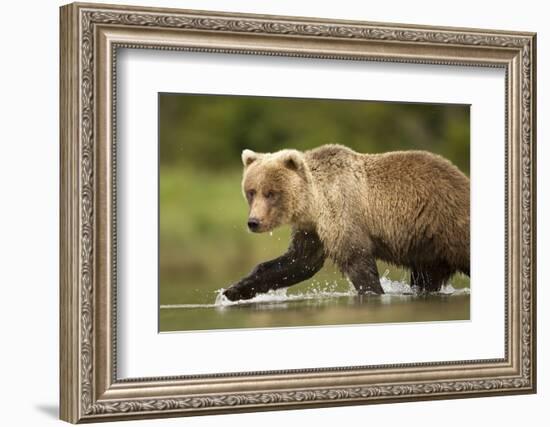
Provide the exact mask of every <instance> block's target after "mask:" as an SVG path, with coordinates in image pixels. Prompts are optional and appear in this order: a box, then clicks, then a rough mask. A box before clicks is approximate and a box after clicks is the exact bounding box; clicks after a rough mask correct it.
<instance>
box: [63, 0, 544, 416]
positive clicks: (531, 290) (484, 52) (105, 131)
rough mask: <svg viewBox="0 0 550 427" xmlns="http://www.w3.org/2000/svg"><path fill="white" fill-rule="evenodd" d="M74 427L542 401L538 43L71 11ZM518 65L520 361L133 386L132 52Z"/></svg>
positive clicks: (512, 218) (67, 44) (515, 326)
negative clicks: (121, 204) (126, 69)
mask: <svg viewBox="0 0 550 427" xmlns="http://www.w3.org/2000/svg"><path fill="white" fill-rule="evenodd" d="M60 12H61V47H60V51H61V81H60V92H61V93H60V109H61V112H60V136H61V168H62V169H61V177H60V178H61V205H60V209H61V222H60V228H61V236H60V239H61V240H60V243H61V244H60V246H61V247H60V257H61V261H60V263H61V264H60V272H61V274H60V276H61V279H60V384H61V396H60V402H61V405H60V406H61V411H60V414H61V419H63V420H66V421H69V422H72V423H77V422H90V421H107V420H116V419H129V418H154V417H166V416H182V415H200V414H214V413H227V412H243V411H258V410H275V409H286V408H307V407H320V406H334V405H352V404H353V405H356V404H368V403H382V402H399V401H411V400H427V399H443V398H459V397H475V396H487V395H495V394H520V393H534V392H535V390H536V340H535V326H536V321H535V320H536V319H535V306H536V305H535V290H536V289H535V278H536V270H535V268H536V262H535V261H536V258H535V255H536V254H535V247H536V242H535V236H536V222H535V221H536V218H535V215H536V186H535V176H536V173H535V68H536V67H535V49H536V45H535V42H536V38H535V34H533V33H523V32H522V33H519V32H507V31H492V30H478V29H459V28H436V27H423V26H411V25H401V24H381V23H368V22H353V21H329V20H322V19H310V18H295V17H280V16H263V15H241V14H228V13H216V12H198V11H189V10H174V9H157V8H138V7H126V6H112V5H98V4H71V5H67V6H63V7H62V8H61V11H60ZM119 47H125V48H151V49H171V50H192V51H202V52H218V53H219V52H221V53H227V54H232V53H240V54H251V55H282V56H298V57H314V58H322V59H325V58H327V59H329V58H330V59H335V58H337V59H345V60H359V61H362V60H370V61H393V62H406V63H430V64H446V65H472V66H483V67H502V68H504V69H505V71H506V76H507V78H506V90H505V93H504V94H503V96H505V97H506V111H507V117H506V145H505V150H506V176H505V177H503V178H504V179H505V184H506V212H505V216H506V230H505V238H506V254H505V257H506V272H505V273H506V274H505V276H506V283H505V288H506V307H505V312H506V316H505V317H506V322H505V323H506V324H505V325H504V327H505V330H506V333H505V336H506V339H505V343H504V346H505V357H504V358H503V359H496V360H495V359H493V360H470V361H456V362H440V363H438V362H434V363H422V364H404V365H383V366H359V367H357V366H356V367H336V368H331V369H309V370H290V371H270V372H243V373H239V374H223V373H220V374H218V375H202V376H188V377H173V378H137V379H132V380H120V379H117V374H116V357H115V356H116V334H115V330H116V286H115V284H116V257H115V253H116V229H115V226H116V204H115V202H116V187H115V185H114V184H115V182H114V176H115V172H116V158H115V151H114V147H115V140H114V138H115V126H116V116H115V111H116V110H115V108H114V107H115V102H116V92H115V88H116V73H115V67H114V66H115V64H116V54H117V48H119Z"/></svg>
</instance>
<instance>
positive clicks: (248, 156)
mask: <svg viewBox="0 0 550 427" xmlns="http://www.w3.org/2000/svg"><path fill="white" fill-rule="evenodd" d="M259 157H260V154H259V153H255V152H254V151H252V150H248V149H245V150H243V152H242V154H241V159H242V161H243V165H244V167H245V168H246V167H248V166H250V165H251V164H252V163H254V162H255V161H256V160H258V158H259Z"/></svg>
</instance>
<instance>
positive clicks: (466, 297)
mask: <svg viewBox="0 0 550 427" xmlns="http://www.w3.org/2000/svg"><path fill="white" fill-rule="evenodd" d="M381 283H382V287H383V288H384V292H385V294H384V295H363V296H359V295H357V294H356V292H355V290H354V289H353V288H351V287H350V289H349V290H348V291H336V290H335V289H333V288H331V286H330V285H328V286H324V287H313V288H310V289H307V290H306V291H303V292H293V290H292V288H290V289H288V290H287V289H280V290H277V291H270V292H268V293H266V294H261V295H257V296H256V297H254V298H253V299H251V300H247V301H235V302H233V301H229V300H228V299H227V298H225V297H224V296H223V295H222V292H223V289H220V290H218V291H217V292H216V293H215V294H213V295H211V297H210V298H211V301H212V302H211V303H205V304H174V305H161V307H160V308H161V310H160V330H161V331H162V332H167V331H188V330H207V329H234V328H265V327H284V326H318V325H344V324H368V323H395V322H425V321H445V320H469V318H470V292H469V291H470V290H469V288H463V289H454V288H453V287H452V285H447V286H445V287H444V288H443V289H442V290H441V291H440V292H438V293H431V294H426V293H419V292H418V290H417V289H413V288H411V287H410V286H409V285H408V284H407V283H405V282H401V281H391V280H389V279H387V278H386V277H382V279H381Z"/></svg>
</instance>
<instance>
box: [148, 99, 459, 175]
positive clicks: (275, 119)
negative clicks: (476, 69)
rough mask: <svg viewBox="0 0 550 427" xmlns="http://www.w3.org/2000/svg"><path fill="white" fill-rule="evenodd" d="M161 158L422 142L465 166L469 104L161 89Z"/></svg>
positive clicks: (222, 161)
mask: <svg viewBox="0 0 550 427" xmlns="http://www.w3.org/2000/svg"><path fill="white" fill-rule="evenodd" d="M159 103H160V145H161V149H160V161H161V165H162V166H178V167H179V166H182V165H187V166H191V167H195V168H196V167H200V168H201V169H207V170H215V171H218V170H220V168H221V169H231V168H236V167H240V153H241V151H242V150H243V149H245V148H249V149H251V150H254V151H260V152H273V151H277V150H280V149H283V148H296V149H298V150H307V149H311V148H315V147H318V146H319V145H322V144H328V143H338V144H343V145H346V146H348V147H350V148H352V149H354V150H356V151H359V152H368V153H380V152H385V151H393V150H410V149H421V150H428V151H431V152H434V153H438V154H441V155H443V156H444V157H446V158H448V159H449V160H451V161H452V162H454V163H455V164H456V165H457V166H458V167H459V168H460V169H461V170H462V171H464V172H465V173H469V169H470V151H469V150H470V143H469V142H470V125H469V123H470V108H469V106H464V105H450V104H449V105H441V104H413V103H393V102H367V101H347V100H324V99H319V100H317V99H290V98H265V97H254V96H215V95H180V94H161V95H160V96H159Z"/></svg>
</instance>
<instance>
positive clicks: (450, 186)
mask: <svg viewBox="0 0 550 427" xmlns="http://www.w3.org/2000/svg"><path fill="white" fill-rule="evenodd" d="M242 160H243V164H244V175H243V182H242V185H243V193H244V195H245V197H246V198H247V200H248V202H249V204H250V215H249V218H252V219H253V220H254V221H257V222H258V227H257V229H254V231H257V232H264V231H270V230H272V229H274V228H276V227H278V226H280V225H283V224H290V225H291V226H292V228H293V236H294V238H295V239H296V238H299V236H300V235H301V233H304V232H305V233H306V234H307V233H309V236H310V237H311V236H313V237H314V238H317V239H318V241H319V242H320V243H319V245H320V246H322V250H323V253H324V256H325V257H329V258H330V259H332V260H333V261H334V262H335V263H336V265H337V266H338V267H339V268H340V270H341V271H342V272H343V273H344V274H345V275H346V276H347V277H348V278H349V279H350V281H351V282H352V283H353V284H354V285H355V287H356V288H357V290H358V291H359V292H360V293H364V292H366V291H371V292H374V293H383V290H382V287H381V286H380V283H379V277H378V271H377V269H376V264H375V260H376V259H379V260H383V261H386V262H388V263H391V264H395V265H399V266H404V267H407V268H409V269H411V282H412V285H415V286H419V287H420V288H422V289H425V290H428V291H434V290H439V289H440V287H441V285H442V284H443V283H444V282H445V281H446V280H448V279H449V278H450V276H451V275H452V274H454V273H455V272H457V271H461V272H463V273H465V274H468V275H469V271H470V181H469V179H468V177H466V176H465V175H464V174H463V173H462V172H461V171H460V170H459V169H458V168H457V167H456V166H454V165H453V164H452V163H451V162H449V161H448V160H446V159H444V158H443V157H441V156H439V155H436V154H433V153H429V152H425V151H397V152H389V153H384V154H360V153H357V152H355V151H353V150H351V149H349V148H347V147H344V146H341V145H324V146H321V147H319V148H316V149H313V150H310V151H306V152H300V151H297V150H282V151H279V152H276V153H265V154H261V153H254V152H252V151H250V150H245V151H244V152H243V155H242ZM249 224H250V223H249ZM291 247H292V245H291ZM290 249H291V248H289V250H290ZM302 261H304V262H305V261H307V259H306V258H303V259H302ZM277 265H278V267H279V269H280V270H285V266H284V265H281V263H280V262H279V264H277ZM321 265H322V262H321ZM273 268H274V267H273ZM319 268H320V267H319ZM270 274H274V270H270ZM275 276H276V275H275ZM275 276H269V277H268V276H266V277H257V278H256V282H257V283H255V284H254V286H252V285H250V283H248V285H246V286H245V285H243V284H242V283H241V284H240V285H239V283H237V284H236V285H234V286H233V287H232V288H233V289H234V292H233V293H232V292H231V288H230V289H228V291H229V292H227V291H226V295H228V297H230V298H231V299H237V298H240V297H242V296H243V292H241V290H242V289H243V288H246V287H248V291H250V287H251V286H252V287H253V288H254V289H256V288H257V290H258V291H265V289H266V288H267V289H274V288H277V287H282V286H283V285H279V283H278V282H280V280H278V279H276V278H275ZM302 276H303V275H301V276H300V277H302ZM248 278H249V279H250V277H248ZM269 278H272V283H268V284H267V285H265V284H263V285H261V288H262V289H261V290H260V289H259V286H260V283H259V282H260V281H262V280H267V281H268V282H269V280H268V279H269ZM249 282H250V281H249ZM285 286H289V285H288V284H285ZM248 294H250V295H252V296H253V295H254V292H248ZM248 297H251V296H248Z"/></svg>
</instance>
